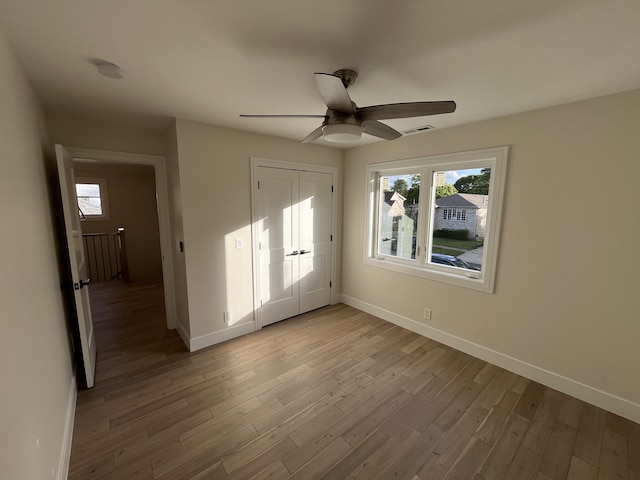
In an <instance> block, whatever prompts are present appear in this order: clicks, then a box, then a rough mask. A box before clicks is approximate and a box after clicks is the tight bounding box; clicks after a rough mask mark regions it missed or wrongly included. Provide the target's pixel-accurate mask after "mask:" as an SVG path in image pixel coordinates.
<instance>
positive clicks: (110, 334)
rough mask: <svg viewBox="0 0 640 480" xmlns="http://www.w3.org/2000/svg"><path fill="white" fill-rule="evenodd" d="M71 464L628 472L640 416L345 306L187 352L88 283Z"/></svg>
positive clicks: (208, 470) (377, 473)
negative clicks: (88, 324)
mask: <svg viewBox="0 0 640 480" xmlns="http://www.w3.org/2000/svg"><path fill="white" fill-rule="evenodd" d="M91 297H92V302H93V309H94V312H95V313H94V322H95V328H96V335H97V341H98V364H97V372H96V386H95V387H94V388H93V389H92V390H87V391H82V392H80V393H79V395H78V403H77V410H76V418H75V428H74V434H73V447H72V452H71V464H70V475H69V478H70V479H82V480H89V479H110V480H119V479H127V480H129V479H136V480H138V479H139V480H147V479H149V480H151V479H161V480H182V479H193V480H205V479H242V480H249V479H255V480H257V479H266V478H269V479H304V480H309V479H319V478H322V479H358V480H362V479H365V480H373V479H409V480H431V479H443V480H453V479H466V480H494V479H517V480H527V479H531V480H549V479H552V480H560V479H570V480H583V479H584V480H589V479H594V480H598V479H627V480H638V479H640V425H638V424H636V423H633V422H631V421H628V420H626V419H623V418H621V417H619V416H616V415H614V414H612V413H609V412H606V411H604V410H601V409H599V408H596V407H594V406H591V405H588V404H586V403H584V402H581V401H579V400H576V399H574V398H571V397H568V396H566V395H564V394H561V393H559V392H557V391H555V390H552V389H550V388H547V387H544V386H542V385H540V384H537V383H535V382H532V381H529V380H527V379H525V378H522V377H520V376H518V375H515V374H513V373H510V372H507V371H505V370H502V369H500V368H498V367H496V366H493V365H490V364H487V363H485V362H483V361H480V360H478V359H475V358H473V357H471V356H469V355H466V354H464V353H461V352H458V351H456V350H453V349H451V348H449V347H446V346H444V345H442V344H439V343H437V342H434V341H432V340H429V339H427V338H424V337H421V336H419V335H416V334H414V333H411V332H409V331H407V330H404V329H402V328H399V327H397V326H394V325H392V324H389V323H387V322H385V321H383V320H380V319H378V318H375V317H373V316H371V315H368V314H366V313H363V312H360V311H358V310H355V309H353V308H350V307H347V306H345V305H335V306H331V307H326V308H324V309H320V310H317V311H314V312H311V313H308V314H305V315H302V316H300V317H296V318H293V319H290V320H286V321H284V322H281V323H278V324H275V325H272V326H269V327H267V328H264V329H263V330H261V331H259V332H256V333H253V334H250V335H246V336H244V337H241V338H237V339H234V340H230V341H228V342H225V343H223V344H219V345H216V346H213V347H210V348H207V349H204V350H201V351H198V352H195V353H189V352H188V351H187V349H186V348H185V347H184V345H183V343H182V341H181V340H180V339H179V337H178V335H177V334H176V333H175V332H173V331H167V330H166V328H165V318H164V307H163V303H162V286H161V285H160V284H153V283H148V284H134V285H130V286H128V287H124V286H123V285H122V284H120V283H119V282H115V283H113V284H111V285H106V286H99V287H98V288H96V287H94V288H93V289H92V295H91Z"/></svg>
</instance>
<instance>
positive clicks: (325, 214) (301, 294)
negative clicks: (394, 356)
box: [254, 167, 332, 326]
mask: <svg viewBox="0 0 640 480" xmlns="http://www.w3.org/2000/svg"><path fill="white" fill-rule="evenodd" d="M256 180H257V184H256V188H257V189H256V190H255V195H254V201H255V204H254V212H255V214H256V218H255V219H254V224H255V226H256V227H257V229H256V230H255V231H257V238H256V240H257V241H258V257H259V287H258V288H259V296H260V306H259V308H260V314H259V318H260V324H261V326H265V325H269V324H271V323H274V322H277V321H279V320H284V319H285V318H289V317H293V316H295V315H298V314H300V313H304V312H308V311H309V310H314V309H316V308H320V307H323V306H325V305H329V304H330V303H331V285H330V281H331V240H332V238H331V203H332V198H331V195H332V192H331V190H332V187H331V183H332V176H331V175H330V174H327V173H316V172H306V171H296V170H286V169H280V168H271V167H257V169H256Z"/></svg>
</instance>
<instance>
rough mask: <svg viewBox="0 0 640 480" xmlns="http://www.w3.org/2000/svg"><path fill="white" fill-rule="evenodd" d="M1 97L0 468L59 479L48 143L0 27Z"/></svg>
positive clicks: (59, 322) (60, 342)
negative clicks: (0, 389) (0, 312)
mask: <svg viewBox="0 0 640 480" xmlns="http://www.w3.org/2000/svg"><path fill="white" fill-rule="evenodd" d="M0 105H2V108H0V145H2V157H1V160H0V162H1V164H2V166H1V171H2V174H1V175H0V219H1V221H2V225H3V228H2V235H0V268H1V272H2V274H1V275H0V306H1V309H2V314H1V316H0V319H1V320H0V324H1V325H2V334H1V335H0V372H1V373H0V378H1V379H2V392H1V393H0V412H2V413H0V432H1V433H0V441H1V442H2V443H1V446H0V465H1V467H0V470H1V471H2V474H1V475H2V478H7V479H9V478H11V479H44V478H49V479H57V478H63V477H62V475H63V474H64V472H63V471H62V470H64V458H65V455H66V454H68V451H65V448H64V447H65V442H64V439H65V432H66V433H68V434H70V433H71V432H70V431H68V430H66V428H67V427H68V426H70V423H69V420H70V418H69V414H72V413H73V409H72V407H73V406H74V404H73V402H74V400H75V396H74V395H75V383H74V379H73V370H72V356H71V352H70V343H69V335H68V332H67V325H66V319H65V313H64V309H63V302H62V293H61V290H60V282H61V277H60V275H59V270H58V263H57V261H56V257H57V252H56V243H55V241H54V239H55V238H56V232H55V230H54V222H53V219H52V215H53V212H52V206H51V205H52V204H51V201H50V195H49V190H48V183H49V182H48V181H47V171H48V169H46V168H45V159H44V158H43V152H44V151H46V154H45V155H46V158H47V160H50V159H51V156H50V153H51V152H50V150H49V149H48V139H47V135H46V128H45V119H44V114H43V112H42V110H41V107H40V105H39V102H38V100H37V99H36V97H35V95H34V94H33V92H32V90H31V89H30V87H29V85H28V82H27V79H26V78H25V76H24V74H23V72H22V70H21V69H20V67H19V66H18V64H17V62H16V61H15V59H14V57H13V55H12V53H11V51H10V50H9V47H8V45H7V43H6V41H5V39H4V37H3V36H2V33H1V32H0ZM49 185H50V183H49ZM58 195H59V194H58ZM64 478H66V477H64Z"/></svg>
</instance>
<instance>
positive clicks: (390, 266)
mask: <svg viewBox="0 0 640 480" xmlns="http://www.w3.org/2000/svg"><path fill="white" fill-rule="evenodd" d="M508 151H509V148H508V147H507V146H502V147H494V148H487V149H481V150H473V151H467V152H456V153H448V154H441V155H430V156H426V157H417V158H410V159H404V160H392V161H387V162H381V163H372V164H368V165H367V168H366V182H367V189H366V207H365V212H366V228H365V252H364V263H365V264H367V265H370V266H374V267H378V268H383V269H386V270H391V271H395V272H400V273H405V274H408V275H413V276H417V277H422V278H427V279H430V280H435V281H439V282H444V283H447V284H451V285H456V286H461V287H466V288H471V289H474V290H479V291H483V292H487V293H493V291H494V286H495V274H496V267H497V257H498V247H499V239H500V224H501V220H502V205H503V196H504V185H505V178H506V167H507V158H508ZM487 167H488V168H491V179H490V184H489V192H490V195H489V202H488V211H487V224H486V227H485V231H486V233H485V237H484V238H485V241H484V249H483V261H482V270H481V271H480V272H475V271H470V270H467V269H462V268H457V267H453V266H447V265H440V264H435V263H431V262H430V261H429V260H430V255H431V248H432V246H431V241H432V240H431V238H430V237H432V232H433V228H434V224H435V216H436V214H437V209H436V208H435V189H436V185H435V181H434V172H436V171H448V170H463V169H475V168H487ZM403 172H405V173H406V172H412V173H419V174H420V194H419V205H420V207H419V210H418V225H417V229H416V232H417V236H416V255H415V259H412V260H406V259H403V258H397V257H394V256H385V255H379V254H378V253H377V245H378V238H377V235H378V229H379V221H378V219H379V211H378V208H379V207H378V206H379V195H380V184H379V179H380V177H381V176H390V175H398V174H400V173H403ZM423 205H424V206H423Z"/></svg>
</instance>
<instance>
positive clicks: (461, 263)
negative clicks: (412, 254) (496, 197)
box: [429, 168, 491, 271]
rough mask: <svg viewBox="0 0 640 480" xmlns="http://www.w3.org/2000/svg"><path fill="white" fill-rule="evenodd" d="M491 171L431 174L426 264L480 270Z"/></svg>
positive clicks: (453, 171)
mask: <svg viewBox="0 0 640 480" xmlns="http://www.w3.org/2000/svg"><path fill="white" fill-rule="evenodd" d="M490 178H491V169H490V168H481V169H480V168H478V169H466V170H446V171H439V172H435V173H434V178H433V180H434V185H435V187H436V200H435V204H434V212H433V219H434V221H433V231H432V232H431V234H430V236H431V242H430V245H431V258H430V259H429V263H432V264H437V265H447V266H450V267H457V268H464V269H467V270H474V271H480V270H482V256H483V243H484V237H485V227H486V224H487V213H488V210H489V195H490V194H491V193H490V192H489V180H490Z"/></svg>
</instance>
